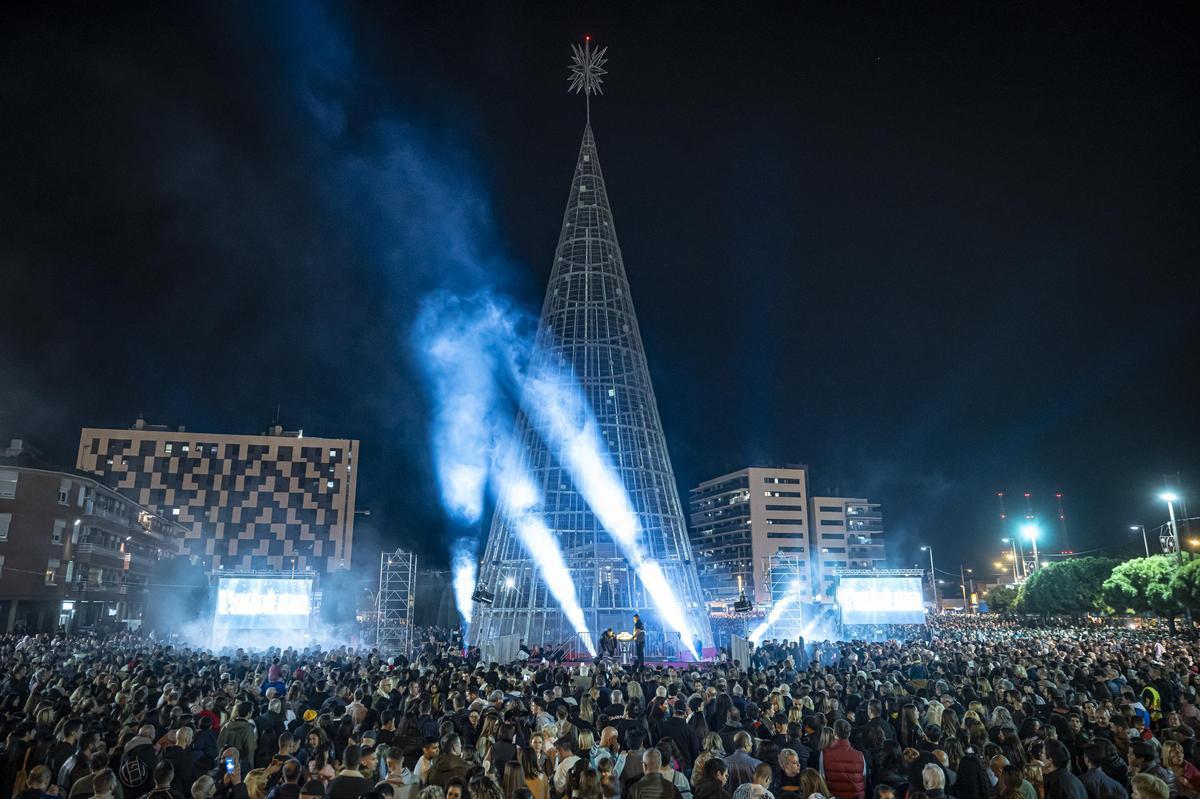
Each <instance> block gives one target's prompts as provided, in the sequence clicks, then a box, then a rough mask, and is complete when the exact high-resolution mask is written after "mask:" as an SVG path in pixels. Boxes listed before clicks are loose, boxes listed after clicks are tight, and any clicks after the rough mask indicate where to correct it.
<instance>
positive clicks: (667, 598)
mask: <svg viewBox="0 0 1200 799" xmlns="http://www.w3.org/2000/svg"><path fill="white" fill-rule="evenodd" d="M521 386H522V392H521V400H522V402H521V405H522V407H523V409H524V410H525V412H526V413H528V414H529V415H530V418H531V419H532V420H533V421H534V423H535V425H536V426H537V428H538V429H539V430H540V431H542V432H543V434H544V435H545V436H546V439H547V443H548V444H549V445H550V448H551V451H552V452H553V453H554V455H555V457H557V458H558V460H559V462H560V463H562V465H563V468H564V469H566V471H567V473H568V474H569V475H570V476H571V480H572V482H574V484H575V487H576V488H577V489H578V490H579V493H580V494H581V495H582V496H583V498H584V500H585V501H586V502H587V503H588V505H589V506H590V507H591V509H592V513H594V514H595V515H596V518H597V519H599V520H600V523H601V524H602V525H604V529H605V530H607V531H608V533H609V535H611V536H612V537H613V540H615V541H616V542H617V545H618V546H619V547H620V549H621V553H622V554H623V555H624V556H625V558H626V559H627V560H628V561H629V562H630V564H632V565H633V567H634V570H635V571H636V572H637V575H638V577H639V578H640V579H641V581H642V584H643V585H644V586H645V587H646V590H647V592H649V594H650V599H651V601H652V602H653V603H654V606H655V608H656V609H657V610H658V613H659V615H660V617H661V618H662V620H663V621H664V622H666V623H667V625H668V626H670V627H671V628H672V629H674V630H676V631H677V632H678V633H679V634H680V637H681V638H682V640H683V642H684V644H685V645H686V646H687V648H688V649H689V650H690V651H691V653H692V655H693V656H695V657H696V658H697V659H699V656H700V655H699V653H698V652H697V651H696V647H695V644H694V643H693V642H694V639H695V632H694V631H693V630H692V629H691V625H690V624H689V623H688V619H687V614H686V613H684V609H683V606H682V605H681V604H680V602H679V599H678V598H677V597H676V596H675V591H674V589H672V588H671V585H670V584H669V583H668V582H667V579H666V577H665V576H664V575H663V572H662V569H661V567H660V566H659V565H658V561H656V560H654V559H653V558H651V557H650V556H649V554H648V553H646V552H645V551H644V550H643V548H642V525H641V522H640V520H639V519H638V515H637V513H636V512H635V511H634V509H633V506H632V504H631V503H630V500H629V494H628V493H627V492H626V490H625V486H624V484H623V483H622V482H621V478H620V476H619V475H618V474H617V470H616V467H615V466H614V465H613V462H612V457H611V455H610V454H609V451H608V444H607V443H606V442H605V441H604V437H603V436H602V435H601V434H600V426H599V424H598V423H597V422H596V417H595V415H594V414H593V413H592V410H591V408H590V407H589V406H588V402H587V400H586V398H584V396H583V394H582V392H581V391H580V390H579V387H578V385H577V383H576V382H575V381H574V380H573V379H567V378H566V377H565V376H564V375H562V374H559V373H554V372H552V371H551V370H549V369H545V368H537V367H534V368H532V369H531V371H530V373H529V374H527V375H525V377H524V379H523V380H522V381H521Z"/></svg>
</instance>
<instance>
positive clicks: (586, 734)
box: [576, 730, 596, 752]
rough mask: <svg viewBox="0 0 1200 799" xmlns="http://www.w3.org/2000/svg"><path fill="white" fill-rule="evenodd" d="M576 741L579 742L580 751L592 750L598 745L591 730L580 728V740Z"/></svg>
mask: <svg viewBox="0 0 1200 799" xmlns="http://www.w3.org/2000/svg"><path fill="white" fill-rule="evenodd" d="M576 743H578V744H579V751H580V752H590V751H591V750H592V747H593V746H595V745H596V736H595V735H593V734H592V731H591V730H580V731H579V740H578V741H577V742H576Z"/></svg>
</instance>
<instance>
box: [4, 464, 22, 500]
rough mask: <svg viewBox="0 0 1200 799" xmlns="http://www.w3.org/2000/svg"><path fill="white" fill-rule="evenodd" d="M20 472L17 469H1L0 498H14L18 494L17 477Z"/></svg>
mask: <svg viewBox="0 0 1200 799" xmlns="http://www.w3.org/2000/svg"><path fill="white" fill-rule="evenodd" d="M18 476H20V472H18V471H17V470H16V469H0V499H12V498H13V497H15V496H16V495H17V477H18Z"/></svg>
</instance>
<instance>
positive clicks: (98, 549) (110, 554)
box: [75, 541, 125, 561]
mask: <svg viewBox="0 0 1200 799" xmlns="http://www.w3.org/2000/svg"><path fill="white" fill-rule="evenodd" d="M75 554H76V555H78V556H80V557H84V556H91V555H101V556H103V557H106V558H114V559H115V560H120V561H124V560H125V553H124V552H122V551H121V550H119V549H117V548H115V547H108V546H105V545H104V544H93V543H91V542H90V541H89V542H88V543H85V544H77V545H76V546H75Z"/></svg>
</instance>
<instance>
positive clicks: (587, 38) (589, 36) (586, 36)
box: [583, 33, 592, 42]
mask: <svg viewBox="0 0 1200 799" xmlns="http://www.w3.org/2000/svg"><path fill="white" fill-rule="evenodd" d="M583 40H584V41H585V42H590V41H591V40H592V37H591V35H590V34H586V33H585V34H584V35H583Z"/></svg>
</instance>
